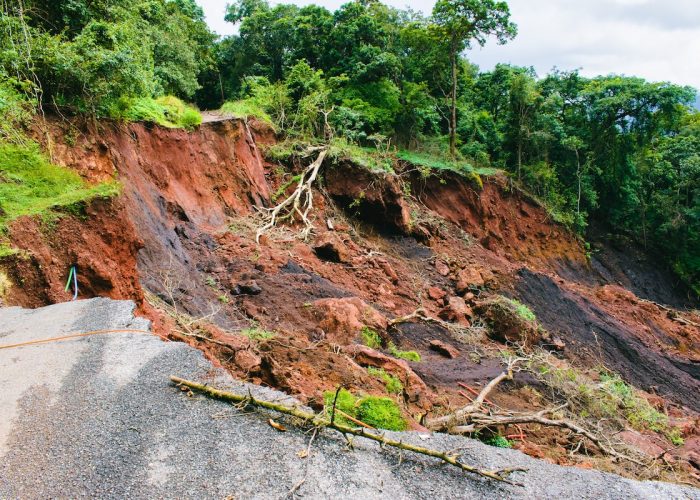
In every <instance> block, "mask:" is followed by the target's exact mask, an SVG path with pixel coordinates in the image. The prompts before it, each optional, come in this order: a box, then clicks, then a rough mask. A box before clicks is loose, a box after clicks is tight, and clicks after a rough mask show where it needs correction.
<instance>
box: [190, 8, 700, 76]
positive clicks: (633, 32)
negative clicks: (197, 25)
mask: <svg viewBox="0 0 700 500" xmlns="http://www.w3.org/2000/svg"><path fill="white" fill-rule="evenodd" d="M197 1H198V3H199V4H200V5H202V6H203V7H204V10H205V13H206V14H207V21H208V22H209V24H210V26H211V27H212V28H213V29H214V30H215V31H217V32H218V33H220V34H230V33H232V32H233V28H232V27H231V26H230V25H229V24H227V23H225V22H224V21H223V13H224V11H225V8H226V4H227V3H229V2H227V1H226V0H197ZM293 3H296V4H298V5H307V4H310V3H317V4H319V5H324V6H326V7H327V8H329V9H335V8H337V7H339V6H340V5H342V4H343V3H345V0H318V1H316V2H314V1H304V0H297V1H294V2H293ZM385 3H388V4H390V5H393V6H395V7H399V8H402V7H405V6H406V5H408V4H410V7H411V8H413V9H416V10H422V11H424V12H426V13H429V12H430V10H431V9H432V6H433V3H434V2H433V1H431V0H419V1H413V2H407V1H406V0H389V1H386V2H385ZM508 3H509V4H510V7H511V12H512V18H513V20H514V21H515V22H516V23H517V24H518V27H519V34H518V37H517V38H516V39H515V40H514V41H512V42H510V43H508V44H506V45H503V46H499V45H497V44H496V43H495V42H490V43H489V44H487V46H486V47H484V48H475V49H474V50H472V51H471V52H470V53H469V54H468V55H469V58H470V59H471V60H472V61H473V62H475V63H476V64H478V65H479V66H481V67H482V68H483V69H490V68H492V67H493V66H494V65H495V64H496V63H499V62H504V63H512V64H517V65H520V66H534V67H535V69H536V70H537V72H538V73H539V74H546V73H547V72H548V71H549V70H551V69H552V68H553V67H555V66H556V67H558V68H559V69H562V70H568V69H576V68H581V69H582V73H583V74H584V75H587V76H595V75H601V74H602V75H606V74H610V73H616V74H625V75H629V76H632V75H634V76H641V77H644V78H646V79H649V80H653V81H672V82H674V83H679V84H683V85H693V86H694V87H696V88H700V64H699V63H698V55H700V6H698V0H510V1H509V2H508Z"/></svg>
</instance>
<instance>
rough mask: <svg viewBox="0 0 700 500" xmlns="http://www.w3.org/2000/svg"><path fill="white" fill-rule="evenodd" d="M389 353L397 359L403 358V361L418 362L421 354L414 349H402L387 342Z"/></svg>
mask: <svg viewBox="0 0 700 500" xmlns="http://www.w3.org/2000/svg"><path fill="white" fill-rule="evenodd" d="M388 349H389V353H390V354H391V355H392V356H394V357H395V358H397V359H403V360H405V361H414V362H416V363H419V362H420V361H421V356H420V354H418V353H417V352H416V351H402V350H400V349H399V348H398V347H396V345H395V344H394V343H393V342H389V346H388Z"/></svg>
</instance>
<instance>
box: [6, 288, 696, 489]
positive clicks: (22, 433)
mask: <svg viewBox="0 0 700 500" xmlns="http://www.w3.org/2000/svg"><path fill="white" fill-rule="evenodd" d="M133 312H134V304H133V303H131V302H125V301H112V300H108V299H92V300H86V301H78V302H72V303H66V304H58V305H54V306H49V307H45V308H42V309H37V310H33V311H32V310H24V309H20V308H5V309H0V498H23V499H24V498H28V499H31V498H48V497H53V498H56V497H59V498H75V497H78V496H87V497H94V498H95V497H99V498H215V499H222V498H226V497H233V498H237V499H247V498H264V499H267V498H284V497H285V496H288V494H289V493H290V492H291V491H292V490H294V495H297V496H303V497H305V498H363V499H365V498H391V499H401V498H416V499H418V498H450V499H454V498H488V497H499V498H501V497H514V498H518V497H524V498H596V499H604V498H611V499H612V498H615V499H618V498H628V499H631V498H693V499H700V490H696V489H692V488H684V487H681V486H677V485H671V484H664V483H655V482H635V481H630V480H627V479H623V478H620V477H618V476H614V475H611V474H605V473H602V472H597V471H590V470H582V469H577V468H565V467H559V466H555V465H551V464H548V463H545V462H542V461H538V460H535V459H532V458H530V457H527V456H526V455H523V454H522V453H520V452H517V451H513V450H503V449H498V448H493V447H489V446H486V445H484V444H482V443H480V442H478V441H473V440H470V439H465V438H460V437H456V436H443V435H437V434H436V435H433V436H427V435H419V434H416V433H390V434H391V436H392V437H394V438H397V439H400V440H403V441H405V442H415V443H416V444H418V445H420V446H424V447H430V448H433V449H440V450H454V449H460V450H461V451H462V453H463V460H465V461H466V462H467V463H470V464H473V465H478V466H480V467H486V468H491V469H498V468H503V467H524V468H527V469H528V472H526V473H518V474H517V476H516V477H514V479H516V480H517V481H518V482H521V483H523V485H524V486H522V487H518V486H511V485H507V484H501V483H496V482H494V481H489V480H486V479H483V478H477V477H474V476H469V475H467V474H465V473H463V472H461V471H459V470H457V469H455V468H453V467H445V466H441V465H439V461H438V460H436V459H431V458H428V457H418V456H414V455H411V454H409V453H404V456H403V458H402V460H399V456H398V453H397V452H395V451H391V450H384V451H382V450H380V449H379V446H378V445H377V444H376V443H371V442H360V440H359V439H356V440H355V450H354V451H348V450H347V449H346V446H345V444H344V441H343V439H342V438H339V437H338V436H337V435H335V434H333V433H332V432H330V431H326V432H324V433H322V434H320V435H319V436H317V437H316V439H315V440H314V441H313V444H312V446H311V447H310V448H308V443H309V438H310V434H305V433H304V432H303V431H302V430H298V429H296V428H295V427H294V426H293V425H291V424H290V423H288V422H285V420H284V419H283V418H282V419H279V418H278V416H274V415H273V417H274V418H276V419H278V421H280V422H282V423H284V424H285V426H286V427H287V428H288V429H289V430H288V432H284V433H282V432H278V431H277V430H275V429H273V428H272V427H270V425H269V424H268V418H269V417H270V415H265V414H262V413H258V412H246V413H241V412H240V411H238V410H237V409H236V408H234V407H232V406H231V405H229V404H226V403H223V402H220V401H216V400H212V399H208V398H206V397H204V396H201V395H198V394H196V393H195V394H188V393H186V392H183V391H181V390H179V389H178V388H176V387H174V386H173V385H172V384H171V383H170V376H171V375H177V376H180V377H182V378H187V379H190V380H196V381H198V382H201V383H207V384H210V385H213V386H216V387H218V388H221V389H225V390H228V391H233V392H240V393H243V394H245V393H247V392H248V391H249V390H250V391H251V392H252V393H253V394H254V396H255V397H256V398H261V399H268V400H273V401H276V402H284V401H285V400H290V398H289V397H288V396H285V395H283V394H281V393H278V392H275V391H272V390H269V389H265V388H260V387H254V386H247V385H244V384H242V383H240V382H237V381H236V380H234V379H232V378H231V377H230V376H228V375H227V374H226V373H224V372H222V371H221V370H219V369H217V368H215V367H213V366H212V365H211V364H210V363H209V362H208V361H207V360H206V359H205V358H204V357H203V355H202V354H201V353H200V352H199V351H197V350H196V349H193V348H191V347H189V346H187V345H185V344H180V343H171V342H164V341H162V340H161V339H159V338H158V337H156V336H154V335H152V334H149V333H147V331H148V329H149V324H148V322H147V321H146V320H143V319H140V318H135V317H134V313H133ZM98 330H129V331H128V332H112V333H104V334H96V335H88V336H83V337H77V338H70V339H63V340H57V341H51V342H46V343H36V342H37V341H41V340H44V339H52V338H55V337H64V336H66V335H70V334H75V333H81V332H94V331H98ZM142 332H143V333H142ZM15 344H26V345H22V346H19V347H12V348H5V349H3V348H2V347H3V346H9V345H15ZM290 402H291V400H290ZM307 449H308V450H309V456H308V457H306V458H304V456H305V453H304V452H305V451H306V450H307Z"/></svg>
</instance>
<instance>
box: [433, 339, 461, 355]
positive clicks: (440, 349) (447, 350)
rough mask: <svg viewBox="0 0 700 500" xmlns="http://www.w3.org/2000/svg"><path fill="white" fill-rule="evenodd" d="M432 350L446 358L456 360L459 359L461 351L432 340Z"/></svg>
mask: <svg viewBox="0 0 700 500" xmlns="http://www.w3.org/2000/svg"><path fill="white" fill-rule="evenodd" d="M430 349H431V350H433V351H435V352H437V353H438V354H440V355H442V356H445V357H446V358H450V359H455V358H457V357H459V351H458V350H457V349H456V348H455V347H452V346H451V345H450V344H447V343H445V342H443V341H441V340H431V341H430Z"/></svg>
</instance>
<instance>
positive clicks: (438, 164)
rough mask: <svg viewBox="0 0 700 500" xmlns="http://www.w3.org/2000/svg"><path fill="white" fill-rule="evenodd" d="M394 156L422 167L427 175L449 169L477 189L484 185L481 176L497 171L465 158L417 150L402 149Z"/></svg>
mask: <svg viewBox="0 0 700 500" xmlns="http://www.w3.org/2000/svg"><path fill="white" fill-rule="evenodd" d="M396 156H397V157H398V158H399V159H401V160H403V161H405V162H408V163H410V164H412V165H415V166H417V167H422V168H423V169H424V175H429V174H430V173H431V172H432V171H444V170H449V171H451V172H455V173H457V174H459V175H461V176H463V177H466V178H467V179H469V180H470V181H472V183H473V184H474V185H475V186H476V187H478V188H479V189H483V187H484V182H483V180H482V179H481V176H484V175H485V176H488V175H495V174H496V173H497V172H498V171H499V170H498V169H496V168H486V167H481V168H475V167H474V166H473V165H472V164H471V163H469V162H468V161H465V160H450V159H448V158H446V157H445V156H435V155H431V154H428V153H423V152H419V151H408V150H405V149H402V150H400V151H398V152H397V153H396Z"/></svg>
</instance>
